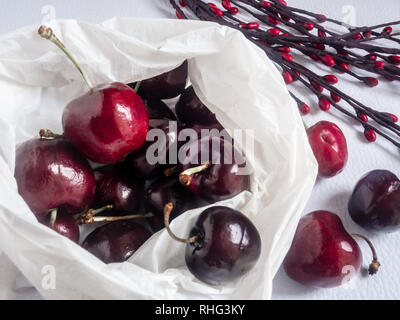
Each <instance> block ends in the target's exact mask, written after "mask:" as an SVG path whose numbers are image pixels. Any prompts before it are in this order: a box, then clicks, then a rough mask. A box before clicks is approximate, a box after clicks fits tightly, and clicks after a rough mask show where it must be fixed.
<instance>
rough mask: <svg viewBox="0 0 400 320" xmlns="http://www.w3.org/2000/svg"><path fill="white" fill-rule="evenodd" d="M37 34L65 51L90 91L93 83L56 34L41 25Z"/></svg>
mask: <svg viewBox="0 0 400 320" xmlns="http://www.w3.org/2000/svg"><path fill="white" fill-rule="evenodd" d="M38 33H39V35H40V36H41V37H42V38H44V39H47V40H50V41H51V42H52V43H54V44H55V45H56V46H57V47H58V48H59V49H60V50H61V51H62V52H64V53H65V55H66V56H67V57H68V58H69V60H71V62H72V63H73V64H74V66H75V67H76V68H77V69H78V71H79V73H80V74H81V75H82V77H83V79H84V80H85V82H86V84H87V85H88V87H89V89H90V91H92V90H93V85H92V83H91V82H90V80H89V78H88V76H87V74H86V73H85V72H84V71H83V69H82V68H81V66H80V65H79V64H78V62H77V61H76V60H75V58H74V57H73V56H72V55H71V54H70V53H69V51H68V50H67V48H66V47H65V45H64V44H63V43H62V42H61V41H60V39H58V38H57V36H56V35H55V34H54V32H53V30H52V29H51V28H48V27H46V26H41V27H40V28H39V30H38Z"/></svg>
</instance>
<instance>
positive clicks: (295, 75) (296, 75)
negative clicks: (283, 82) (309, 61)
mask: <svg viewBox="0 0 400 320" xmlns="http://www.w3.org/2000/svg"><path fill="white" fill-rule="evenodd" d="M292 72H293V74H292V76H293V81H297V80H299V79H300V72H298V71H297V70H292Z"/></svg>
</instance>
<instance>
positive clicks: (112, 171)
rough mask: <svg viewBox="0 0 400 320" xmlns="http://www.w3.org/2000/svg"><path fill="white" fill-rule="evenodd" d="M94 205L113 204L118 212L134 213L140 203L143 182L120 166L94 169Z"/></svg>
mask: <svg viewBox="0 0 400 320" xmlns="http://www.w3.org/2000/svg"><path fill="white" fill-rule="evenodd" d="M94 176H95V179H96V197H95V201H96V205H98V206H106V205H113V208H114V210H115V211H116V212H118V213H119V214H124V213H128V214H129V213H130V214H132V213H134V212H135V211H136V210H137V209H138V208H139V207H140V205H141V200H142V198H143V193H144V182H143V181H141V180H138V179H135V178H132V177H131V176H130V175H129V174H127V173H126V172H124V170H123V168H121V167H115V166H110V167H104V168H100V169H97V170H95V173H94Z"/></svg>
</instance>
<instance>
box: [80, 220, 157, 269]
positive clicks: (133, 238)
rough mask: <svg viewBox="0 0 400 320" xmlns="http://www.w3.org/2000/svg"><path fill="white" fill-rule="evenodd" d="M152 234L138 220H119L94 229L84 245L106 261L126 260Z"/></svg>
mask: <svg viewBox="0 0 400 320" xmlns="http://www.w3.org/2000/svg"><path fill="white" fill-rule="evenodd" d="M150 236H151V232H150V231H149V230H147V229H146V228H145V227H144V226H143V225H141V224H139V223H137V222H132V221H117V222H111V223H108V224H106V225H104V226H102V227H99V228H97V229H96V230H94V231H93V232H92V233H90V234H89V235H88V236H87V238H86V239H85V240H84V242H83V243H82V247H83V248H85V249H86V250H88V251H89V252H90V253H92V254H93V255H95V256H96V257H97V258H99V259H100V260H101V261H103V262H104V263H113V262H124V261H126V260H128V259H129V258H130V257H131V256H132V254H134V253H135V251H136V250H137V249H138V248H139V247H140V246H141V245H142V244H143V243H144V242H145V241H146V240H147V239H148V238H150Z"/></svg>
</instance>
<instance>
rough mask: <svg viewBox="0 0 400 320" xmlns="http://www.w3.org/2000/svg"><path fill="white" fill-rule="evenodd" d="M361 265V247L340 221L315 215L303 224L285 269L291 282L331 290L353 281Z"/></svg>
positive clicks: (331, 215)
mask: <svg viewBox="0 0 400 320" xmlns="http://www.w3.org/2000/svg"><path fill="white" fill-rule="evenodd" d="M361 263H362V254H361V251H360V247H359V246H358V244H357V243H356V242H355V240H354V239H353V238H352V237H351V236H350V235H349V234H348V233H347V231H346V230H345V228H344V227H343V224H342V221H341V220H340V218H339V217H338V216H337V215H336V214H334V213H331V212H328V211H315V212H312V213H310V214H308V215H306V216H305V217H303V218H302V219H301V220H300V222H299V225H298V227H297V230H296V234H295V236H294V239H293V242H292V246H291V248H290V250H289V252H288V254H287V256H286V258H285V260H284V262H283V266H284V268H285V271H286V273H287V275H288V276H289V277H290V278H292V279H293V280H295V281H297V282H299V283H301V284H303V285H306V286H312V287H321V288H331V287H337V286H340V285H342V284H343V283H344V282H345V281H347V280H350V278H351V277H352V276H354V275H355V274H356V273H357V271H358V270H359V269H360V267H361Z"/></svg>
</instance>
